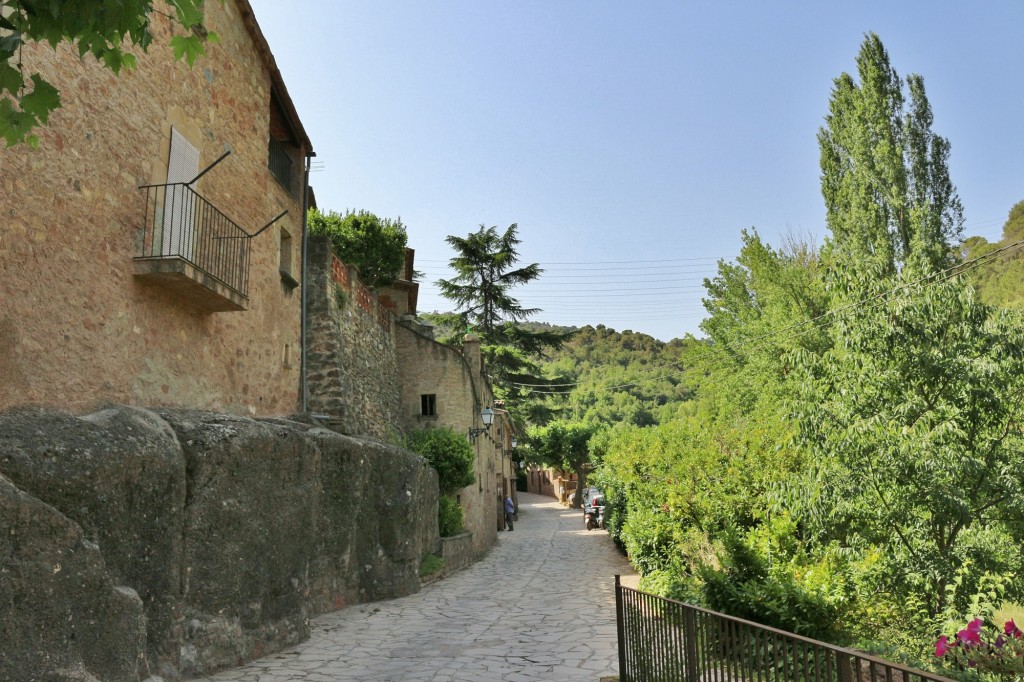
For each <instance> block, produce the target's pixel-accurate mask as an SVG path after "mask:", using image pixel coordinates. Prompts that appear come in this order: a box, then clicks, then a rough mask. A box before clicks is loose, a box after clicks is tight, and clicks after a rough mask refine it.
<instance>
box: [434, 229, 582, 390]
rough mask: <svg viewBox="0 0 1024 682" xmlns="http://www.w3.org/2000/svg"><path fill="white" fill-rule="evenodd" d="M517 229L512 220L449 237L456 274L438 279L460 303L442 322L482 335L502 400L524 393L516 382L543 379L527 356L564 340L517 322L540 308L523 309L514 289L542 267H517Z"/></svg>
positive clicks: (446, 293) (537, 274) (447, 295)
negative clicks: (500, 227)
mask: <svg viewBox="0 0 1024 682" xmlns="http://www.w3.org/2000/svg"><path fill="white" fill-rule="evenodd" d="M517 229H518V226H517V225H516V224H515V223H513V224H512V225H510V226H509V227H508V229H506V230H505V231H504V232H503V233H499V232H498V228H497V227H495V226H492V227H485V226H483V225H481V226H480V229H478V230H477V231H476V232H471V233H470V234H468V235H467V236H465V237H458V236H455V235H450V236H449V237H448V238H447V240H446V241H447V242H448V243H449V244H450V245H451V246H452V247H453V248H454V249H455V251H456V256H455V257H454V258H452V259H451V261H450V262H449V264H450V265H451V267H452V269H454V270H455V273H456V274H455V277H453V278H451V279H441V280H438V282H437V285H438V287H440V289H441V294H442V295H443V296H444V297H445V298H447V299H449V300H450V301H452V302H453V303H455V305H456V312H455V313H453V314H451V315H447V316H441V318H440V320H439V321H440V322H441V323H442V324H447V325H448V326H450V327H455V328H456V330H457V333H459V332H461V331H462V330H466V331H475V332H476V333H478V334H479V335H480V340H481V349H482V351H483V354H484V360H485V362H486V364H487V368H488V371H489V372H490V373H491V377H492V379H494V380H495V382H496V386H495V388H496V390H497V394H498V395H500V396H501V397H504V398H510V397H513V398H514V397H519V396H521V395H522V394H523V393H524V391H522V390H521V389H520V388H517V387H516V384H520V383H529V384H543V383H545V380H544V379H543V378H542V377H541V376H540V370H539V368H538V367H537V364H536V363H535V362H534V361H533V360H531V359H530V357H529V356H531V355H535V354H537V353H541V352H543V351H544V350H545V349H546V348H551V347H555V346H557V345H558V344H560V343H561V341H562V339H563V338H564V335H562V334H558V333H555V332H528V331H526V330H524V329H522V328H521V327H520V326H519V325H518V323H519V322H522V321H524V320H527V319H529V318H530V317H532V316H533V315H535V314H537V313H539V312H540V309H539V308H526V307H524V306H523V305H521V304H520V303H519V300H518V299H516V298H515V297H513V296H512V294H511V293H510V292H511V291H512V289H514V288H515V287H517V286H520V285H523V284H526V283H528V282H532V281H533V280H535V279H537V278H538V277H540V275H541V273H542V272H544V270H543V269H542V268H541V267H540V265H538V264H537V263H531V264H530V265H526V266H522V267H516V264H517V263H518V262H519V252H518V251H517V247H518V246H519V244H520V240H519V237H518V236H517V234H516V230H517ZM449 340H453V339H449Z"/></svg>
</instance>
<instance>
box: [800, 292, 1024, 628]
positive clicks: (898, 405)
mask: <svg viewBox="0 0 1024 682" xmlns="http://www.w3.org/2000/svg"><path fill="white" fill-rule="evenodd" d="M890 285H891V282H890V281H887V282H884V283H878V284H877V285H876V291H877V292H878V293H879V295H881V294H882V290H883V289H884V288H885V287H888V286H890ZM834 333H835V335H836V339H837V343H836V345H835V348H834V349H833V350H832V351H830V352H829V353H826V354H824V355H822V356H819V357H815V356H812V355H810V354H808V355H807V356H806V357H804V358H803V359H804V363H803V365H802V370H801V378H802V379H803V382H802V385H803V386H804V388H805V392H804V394H803V396H802V398H803V399H802V400H801V401H799V403H798V406H799V407H798V417H799V422H800V426H801V435H802V438H803V439H804V441H805V442H806V443H807V444H808V445H810V446H811V447H812V448H813V449H814V452H815V467H814V469H813V470H812V471H810V472H808V481H807V485H806V486H805V487H804V492H803V494H802V499H801V500H797V501H795V504H794V506H795V507H798V508H799V507H802V518H803V519H804V521H805V523H806V524H807V526H808V528H809V529H812V530H813V531H814V532H815V533H819V534H820V535H821V536H822V537H827V538H835V539H838V540H840V541H841V542H842V543H843V544H844V545H845V546H849V547H863V546H865V545H874V546H879V547H882V548H884V550H885V551H886V554H887V556H888V557H889V558H890V568H891V574H890V576H889V588H890V589H893V590H897V591H898V592H900V593H903V594H907V593H911V594H916V595H918V596H919V597H920V598H921V599H922V600H923V601H924V602H925V604H926V606H927V608H928V610H929V612H930V613H932V614H935V613H938V612H939V611H941V610H942V609H943V608H944V606H945V604H944V603H943V601H942V600H943V598H944V596H945V594H946V586H947V585H948V583H949V581H950V580H951V579H952V577H953V575H954V573H955V571H956V568H957V567H958V566H959V565H961V564H963V563H964V562H966V561H972V562H973V563H974V564H975V565H978V566H980V567H982V571H979V575H978V576H976V578H977V577H980V574H981V572H983V571H984V570H990V571H994V572H1005V571H1007V570H1011V569H1012V568H1013V566H1012V564H1010V565H1007V564H1006V563H1005V561H1004V560H1003V559H1001V558H1000V555H1001V553H1002V549H1001V547H1006V546H1011V547H1012V546H1014V545H1019V544H1020V542H1021V540H1022V539H1024V535H1022V533H1024V511H1022V510H1024V459H1022V458H1021V455H1020V453H1021V452H1022V450H1024V438H1022V436H1021V434H1020V429H1019V424H1021V423H1022V420H1024V400H1022V396H1024V364H1022V362H1021V361H1022V360H1024V327H1022V326H1021V321H1020V319H1019V318H1017V317H1016V316H1014V315H1013V314H1012V313H1009V312H1008V311H1003V312H996V311H993V310H991V309H990V308H988V307H987V306H985V305H984V304H982V303H981V302H979V301H978V300H977V296H976V295H975V293H974V290H973V289H972V288H970V287H967V286H964V285H963V284H962V283H961V282H960V281H950V282H942V283H939V284H933V285H930V286H917V287H908V288H906V289H905V290H903V291H902V292H901V293H900V294H899V295H898V296H896V297H895V298H893V299H892V300H891V301H890V302H889V303H888V304H886V305H869V306H861V307H858V308H855V309H853V310H851V311H849V312H847V313H846V314H843V315H842V316H841V318H840V320H839V321H838V322H837V324H836V326H835V330H834ZM840 340H841V342H840ZM1012 556H1014V557H1015V562H1016V565H1017V566H1019V565H1021V564H1020V562H1021V560H1022V559H1024V556H1021V555H1020V554H1019V552H1013V553H1012Z"/></svg>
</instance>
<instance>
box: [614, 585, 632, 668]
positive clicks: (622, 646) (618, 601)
mask: <svg viewBox="0 0 1024 682" xmlns="http://www.w3.org/2000/svg"><path fill="white" fill-rule="evenodd" d="M615 632H616V635H617V636H618V639H619V679H620V680H621V681H622V682H629V670H627V668H628V666H627V665H626V624H625V616H624V613H623V607H622V583H621V581H620V576H619V574H617V573H616V574H615Z"/></svg>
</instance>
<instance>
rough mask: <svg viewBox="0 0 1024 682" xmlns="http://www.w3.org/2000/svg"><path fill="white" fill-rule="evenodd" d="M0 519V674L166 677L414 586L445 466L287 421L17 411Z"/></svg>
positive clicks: (267, 644)
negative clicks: (315, 618)
mask: <svg viewBox="0 0 1024 682" xmlns="http://www.w3.org/2000/svg"><path fill="white" fill-rule="evenodd" d="M0 528H4V529H10V530H9V532H8V531H7V530H5V532H4V533H2V534H0V633H3V642H4V644H3V646H0V679H5V680H6V679H19V680H20V679H25V680H28V679H47V680H91V679H95V678H98V679H102V680H104V682H119V681H120V680H125V681H128V680H130V681H132V682H135V681H136V680H139V679H143V678H145V677H146V676H147V675H160V676H162V677H164V678H165V679H168V680H173V679H178V678H179V677H184V678H188V677H194V676H203V675H207V674H210V673H212V672H215V671H216V670H219V669H222V668H228V667H234V666H237V665H239V664H240V663H242V662H245V661H247V660H250V659H253V658H257V657H259V656H263V655H266V654H268V653H272V652H274V651H277V650H279V649H282V648H284V647H286V646H289V645H291V644H294V643H296V642H299V641H302V640H304V639H306V638H307V637H308V636H309V618H310V617H311V616H314V615H317V614H319V613H323V612H325V611H330V610H334V609H337V608H341V607H343V606H345V605H347V604H351V603H357V602H364V601H370V600H374V599H382V598H389V597H396V596H401V595H404V594H408V593H411V592H415V591H416V590H418V589H419V566H420V562H421V560H422V558H423V556H424V555H426V554H427V553H430V552H433V551H436V550H437V547H438V544H439V537H438V532H437V476H436V473H435V472H434V471H433V469H431V468H430V467H429V466H428V465H427V464H426V461H425V460H423V459H422V458H420V457H417V456H415V455H413V454H411V453H409V452H407V451H405V450H401V449H399V448H395V447H393V446H389V445H385V444H383V443H380V442H376V441H372V440H363V439H358V438H351V437H347V436H342V435H339V434H337V433H334V432H331V431H327V430H325V429H322V428H318V427H314V426H310V425H306V424H300V423H296V422H292V421H287V420H253V419H248V418H244V417H236V416H230V415H225V414H214V413H207V412H197V411H187V410H160V411H146V410H141V409H136V408H124V407H111V408H108V409H104V410H102V411H100V412H97V413H94V414H90V415H87V416H84V417H75V416H72V415H70V414H67V413H63V412H54V411H41V410H19V411H15V412H10V413H7V414H0ZM89 675H92V676H93V677H89Z"/></svg>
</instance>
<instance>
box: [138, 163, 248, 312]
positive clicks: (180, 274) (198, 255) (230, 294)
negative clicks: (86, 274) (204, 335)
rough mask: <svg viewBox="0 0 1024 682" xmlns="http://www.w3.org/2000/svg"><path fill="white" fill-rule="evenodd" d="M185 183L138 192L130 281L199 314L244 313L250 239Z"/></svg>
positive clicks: (158, 186) (149, 188)
mask: <svg viewBox="0 0 1024 682" xmlns="http://www.w3.org/2000/svg"><path fill="white" fill-rule="evenodd" d="M193 182H194V181H193ZM190 184H191V183H180V182H179V183H171V184H166V185H144V186H142V187H140V188H139V189H141V190H143V191H145V193H146V210H145V213H144V214H143V235H142V240H141V244H140V246H139V252H138V255H137V256H136V257H135V276H136V277H137V278H139V279H140V280H143V281H146V282H150V283H152V284H155V285H157V286H161V287H163V288H165V289H169V290H171V291H173V292H175V293H176V294H177V295H178V296H180V297H181V298H183V299H185V300H187V301H189V302H190V303H192V304H193V305H195V306H196V307H197V308H199V309H201V310H205V311H208V312H223V311H231V310H245V309H246V308H247V306H248V301H249V299H248V288H249V259H250V239H251V237H252V236H254V235H250V234H249V233H248V232H246V231H245V230H243V229H242V228H241V227H239V226H238V225H237V224H235V222H234V221H232V220H231V219H230V218H228V217H227V216H226V215H224V214H223V213H222V212H221V211H220V210H218V209H217V208H216V207H215V206H214V205H213V204H211V203H210V202H209V201H207V200H206V199H204V198H203V197H201V196H199V194H197V193H196V192H195V190H193V189H192V187H191V186H190ZM264 229H265V228H264ZM261 231H262V230H261Z"/></svg>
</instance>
